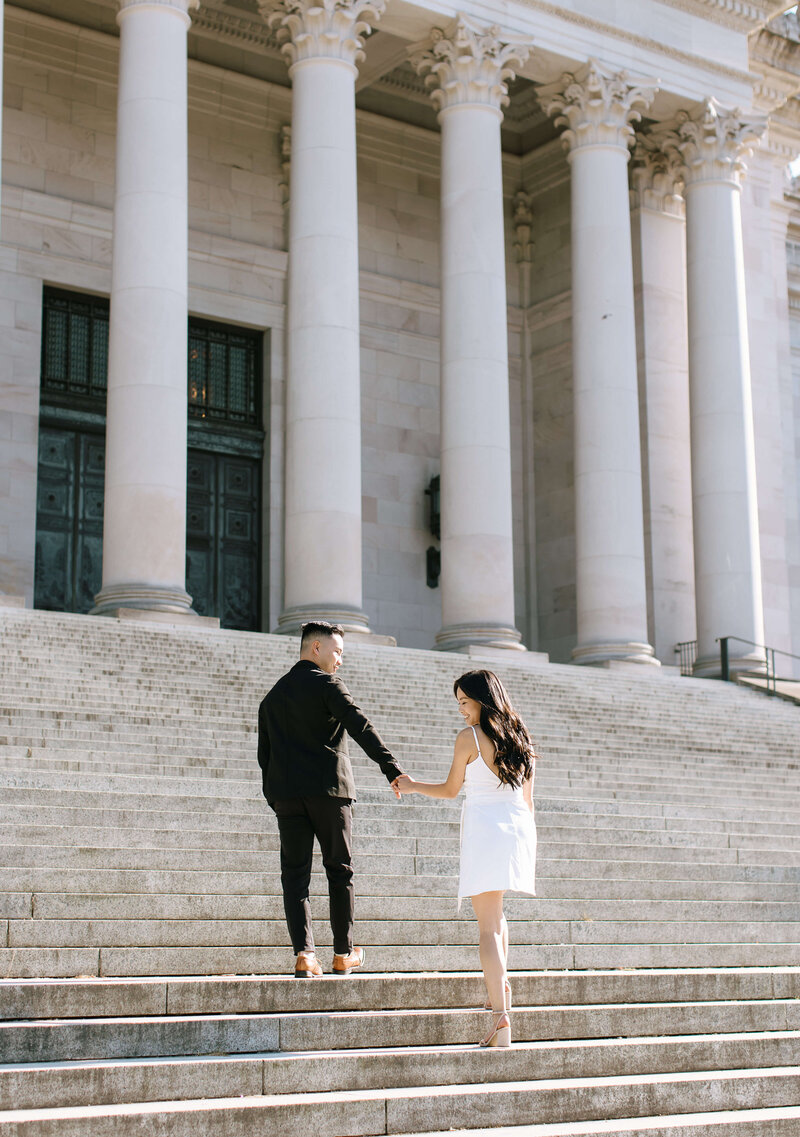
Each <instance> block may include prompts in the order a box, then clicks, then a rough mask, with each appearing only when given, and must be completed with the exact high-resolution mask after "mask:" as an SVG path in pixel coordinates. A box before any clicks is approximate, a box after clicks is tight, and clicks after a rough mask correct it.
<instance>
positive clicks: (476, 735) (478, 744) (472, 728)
mask: <svg viewBox="0 0 800 1137" xmlns="http://www.w3.org/2000/svg"><path fill="white" fill-rule="evenodd" d="M470 730H471V731H472V737H473V738H474V739H475V745H476V746H477V748H478V757H479V758H483V755H482V754H481V744H480V742H478V732H477V730H476V729H475V727H474V726H471V727H470Z"/></svg>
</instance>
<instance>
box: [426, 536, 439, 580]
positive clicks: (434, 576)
mask: <svg viewBox="0 0 800 1137" xmlns="http://www.w3.org/2000/svg"><path fill="white" fill-rule="evenodd" d="M441 572H442V554H441V553H440V551H439V550H438V549H437V548H436V546H435V545H429V546H428V549H427V551H426V553H425V583H426V584H427V586H428V588H438V587H439V577H440V575H441Z"/></svg>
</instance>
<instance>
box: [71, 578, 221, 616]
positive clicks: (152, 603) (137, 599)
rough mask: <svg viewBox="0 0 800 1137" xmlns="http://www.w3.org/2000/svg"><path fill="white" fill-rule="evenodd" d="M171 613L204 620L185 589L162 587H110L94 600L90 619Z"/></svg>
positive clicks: (111, 585) (146, 585) (101, 591)
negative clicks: (130, 613)
mask: <svg viewBox="0 0 800 1137" xmlns="http://www.w3.org/2000/svg"><path fill="white" fill-rule="evenodd" d="M123 609H126V610H128V611H130V610H131V609H136V610H137V611H142V612H168V613H170V614H171V615H175V616H188V617H190V618H194V619H200V617H199V616H198V615H197V613H196V612H194V611H193V610H192V598H191V596H190V595H189V593H188V592H186V591H185V590H184V589H183V588H170V587H168V586H164V585H160V584H139V583H137V584H110V585H108V586H107V587H106V588H101V589H100V591H99V592H98V593H97V595H96V596H95V598H94V608H92V610H91V612H90V613H89V615H90V616H116V615H117V614H118V613H119V612H120V611H121V610H123Z"/></svg>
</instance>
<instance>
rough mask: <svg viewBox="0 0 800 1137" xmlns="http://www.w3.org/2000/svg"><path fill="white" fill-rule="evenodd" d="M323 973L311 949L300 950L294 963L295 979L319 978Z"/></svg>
mask: <svg viewBox="0 0 800 1137" xmlns="http://www.w3.org/2000/svg"><path fill="white" fill-rule="evenodd" d="M323 975H324V972H323V970H322V968H321V967H320V965H319V960H318V959H317V957H316V954H315V953H314V952H313V951H301V952H300V953H299V955H298V956H297V959H296V960H295V964H294V977H295V979H320V978H321V977H322V976H323Z"/></svg>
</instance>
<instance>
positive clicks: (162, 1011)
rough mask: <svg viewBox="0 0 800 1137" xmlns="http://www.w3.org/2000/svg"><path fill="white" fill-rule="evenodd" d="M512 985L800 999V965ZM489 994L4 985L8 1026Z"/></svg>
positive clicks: (119, 983)
mask: <svg viewBox="0 0 800 1137" xmlns="http://www.w3.org/2000/svg"><path fill="white" fill-rule="evenodd" d="M290 962H292V961H291V960H290ZM511 983H512V987H513V991H514V999H515V1002H516V1003H517V1004H518V1005H519V1006H553V1005H557V1004H581V1005H593V1004H607V1003H623V1002H626V1003H676V1002H678V1003H680V1002H700V1003H713V1002H721V1001H722V1002H731V1001H735V1000H737V999H739V1000H742V999H744V1000H750V1001H757V1000H767V1001H768V1000H771V999H781V1000H787V999H794V1000H798V999H800V967H764V966H760V967H752V968H742V967H725V968H680V969H656V970H645V969H641V968H640V969H637V970H631V971H626V970H621V969H619V968H615V969H613V970H600V971H598V970H586V971H581V972H577V971H566V972H554V971H515V972H513V973H512V975H511ZM484 995H485V989H484V984H483V978H482V976H481V974H480V972H476V971H462V972H452V973H450V974H410V975H403V974H395V973H376V972H370V971H365V972H359V973H356V974H355V975H353V976H351V982H348V983H341V982H340V981H339V980H337V979H336V978H335V977H333V976H332V975H327V976H325V977H324V978H323V979H321V980H319V981H315V982H313V983H298V982H297V981H296V980H295V979H294V978H287V977H286V976H281V975H241V976H210V977H209V976H200V977H191V976H172V977H166V978H144V979H106V978H103V979H90V978H83V979H81V978H78V979H38V980H37V979H31V980H10V979H7V980H0V1020H6V1019H28V1020H34V1019H52V1018H70V1017H72V1018H74V1017H79V1018H86V1017H92V1016H95V1017H96V1016H101V1015H105V1016H121V1015H122V1016H125V1015H127V1016H131V1015H139V1016H141V1015H167V1014H177V1015H197V1014H211V1013H214V1012H218V1011H220V1010H224V1011H225V1012H226V1013H228V1014H255V1013H263V1012H275V1011H286V1010H287V1009H291V1010H293V1011H295V1012H297V1013H303V1012H308V1011H318V1012H326V1013H333V1012H336V1011H354V1010H360V1011H367V1010H373V1011H378V1010H395V1009H399V1010H408V1009H427V1008H443V1007H470V1008H474V1007H479V1006H480V1005H481V1004H482V1002H483V998H484Z"/></svg>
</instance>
